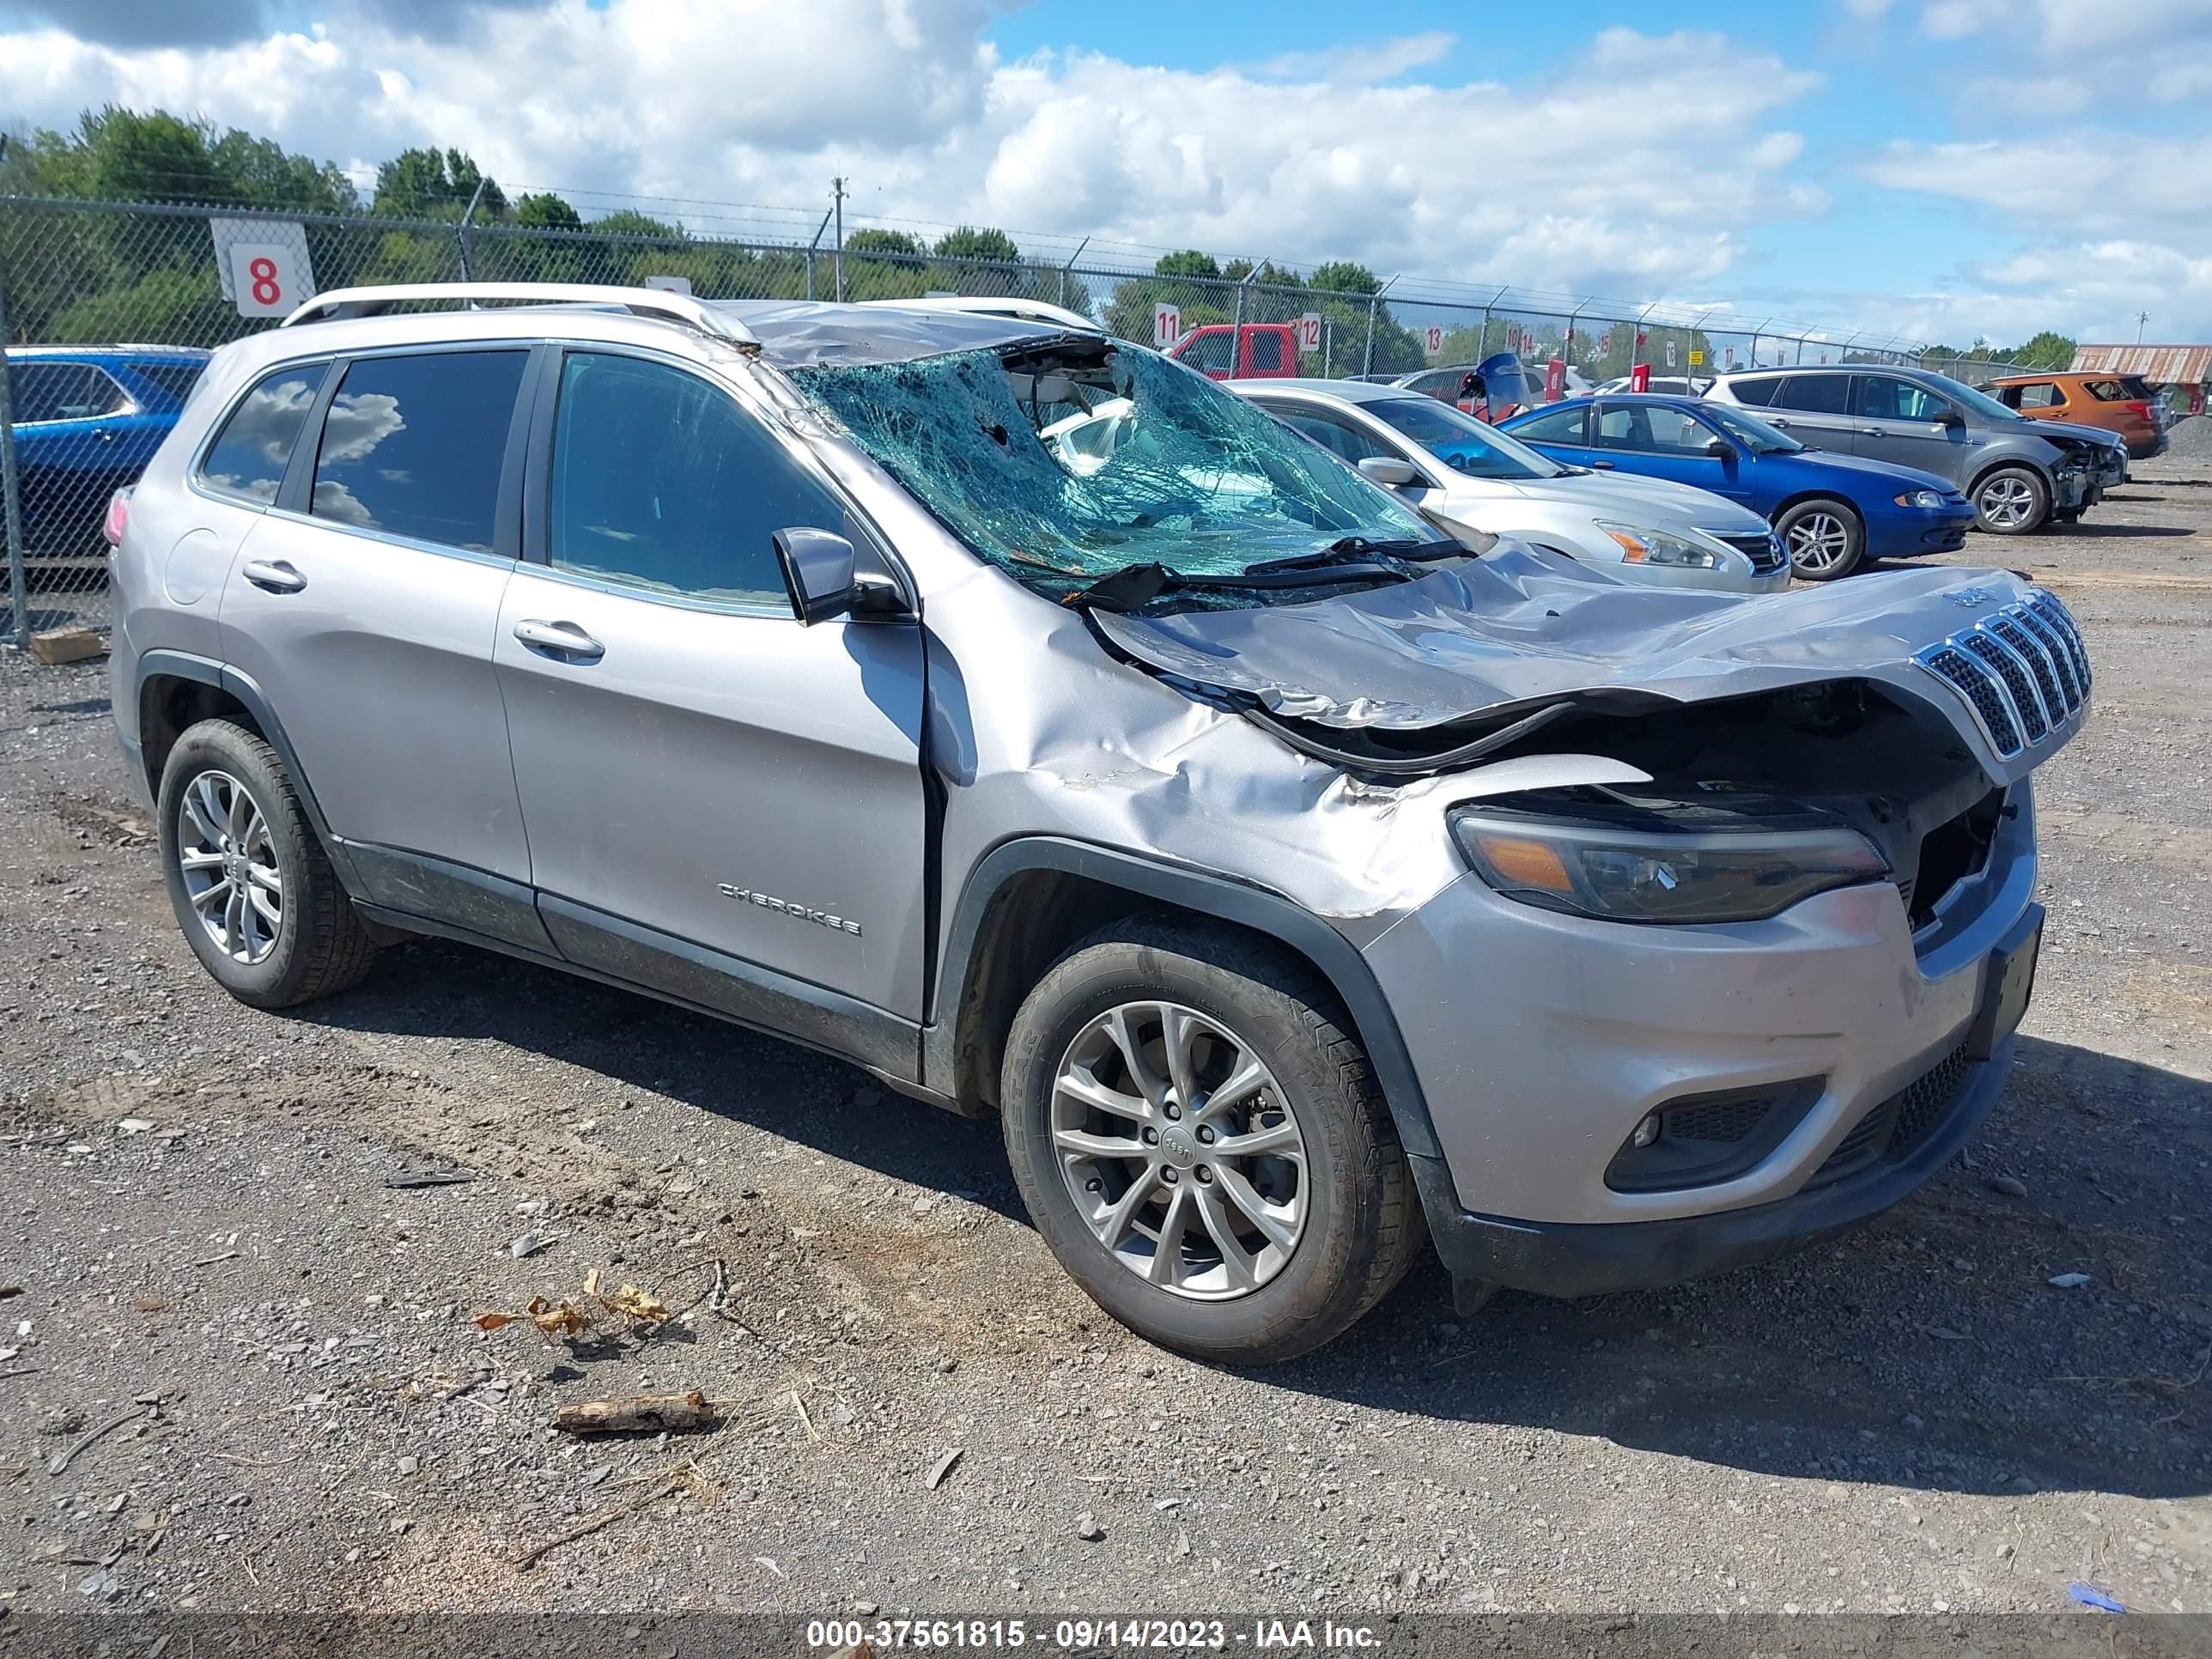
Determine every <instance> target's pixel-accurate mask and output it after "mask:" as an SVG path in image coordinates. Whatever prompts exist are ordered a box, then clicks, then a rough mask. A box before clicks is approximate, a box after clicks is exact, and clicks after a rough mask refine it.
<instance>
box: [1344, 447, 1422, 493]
mask: <svg viewBox="0 0 2212 1659" xmlns="http://www.w3.org/2000/svg"><path fill="white" fill-rule="evenodd" d="M1359 471H1360V476H1361V477H1364V478H1366V479H1367V480H1369V481H1370V483H1379V484H1389V486H1390V487H1391V488H1393V489H1404V488H1405V487H1406V486H1407V484H1410V483H1419V482H1420V479H1421V475H1420V472H1419V470H1418V469H1416V468H1415V466H1414V465H1413V463H1412V462H1411V461H1401V460H1400V459H1398V458H1397V457H1396V456H1395V455H1370V456H1369V457H1367V459H1364V460H1363V461H1362V462H1360V463H1359Z"/></svg>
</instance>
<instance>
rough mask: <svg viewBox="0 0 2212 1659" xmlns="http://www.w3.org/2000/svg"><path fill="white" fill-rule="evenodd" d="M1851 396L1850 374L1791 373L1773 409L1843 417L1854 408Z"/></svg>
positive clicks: (1787, 376)
mask: <svg viewBox="0 0 2212 1659" xmlns="http://www.w3.org/2000/svg"><path fill="white" fill-rule="evenodd" d="M1850 396H1851V377H1850V375H1848V374H1790V375H1786V376H1784V379H1783V381H1782V390H1781V391H1780V392H1778V393H1777V394H1776V396H1775V399H1774V404H1773V406H1774V407H1775V408H1777V409H1802V410H1804V411H1805V412H1806V413H1807V414H1808V415H1840V414H1842V413H1843V412H1844V410H1845V409H1847V408H1848V407H1849V406H1850Z"/></svg>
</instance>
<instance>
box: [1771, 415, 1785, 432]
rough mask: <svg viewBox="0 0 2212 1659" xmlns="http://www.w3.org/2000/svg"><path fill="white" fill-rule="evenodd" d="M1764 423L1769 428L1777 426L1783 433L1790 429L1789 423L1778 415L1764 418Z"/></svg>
mask: <svg viewBox="0 0 2212 1659" xmlns="http://www.w3.org/2000/svg"><path fill="white" fill-rule="evenodd" d="M1766 423H1767V425H1769V426H1778V427H1780V428H1782V429H1783V430H1784V432H1787V431H1788V430H1789V429H1790V422H1787V421H1785V420H1784V419H1783V418H1782V417H1781V416H1779V415H1770V416H1767V417H1766Z"/></svg>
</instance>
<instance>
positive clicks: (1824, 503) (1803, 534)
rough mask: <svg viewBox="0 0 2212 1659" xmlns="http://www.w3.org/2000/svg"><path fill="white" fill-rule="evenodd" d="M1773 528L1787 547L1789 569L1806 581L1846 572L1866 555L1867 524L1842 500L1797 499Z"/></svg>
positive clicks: (1823, 498) (1830, 578)
mask: <svg viewBox="0 0 2212 1659" xmlns="http://www.w3.org/2000/svg"><path fill="white" fill-rule="evenodd" d="M1774 532H1775V534H1776V535H1777V536H1778V537H1780V538H1781V540H1782V545H1783V546H1784V548H1785V549H1787V550H1789V554H1790V570H1791V571H1792V572H1793V573H1795V574H1797V575H1799V576H1802V577H1803V578H1804V579H1805V580H1807V581H1808V582H1827V581H1833V580H1835V579H1836V578H1837V577H1838V576H1848V575H1850V574H1851V572H1852V571H1854V570H1856V569H1857V568H1858V567H1859V562H1860V560H1862V559H1863V558H1864V557H1865V556H1866V527H1865V526H1864V525H1863V524H1861V523H1860V521H1859V515H1858V513H1857V512H1856V511H1854V510H1853V509H1852V508H1851V507H1850V505H1849V504H1848V503H1846V502H1844V501H1833V500H1830V499H1828V498H1826V497H1820V498H1817V499H1815V500H1813V501H1799V502H1798V503H1797V504H1796V506H1794V507H1791V508H1790V510H1789V511H1788V512H1786V513H1784V514H1783V515H1782V516H1781V517H1780V518H1779V519H1777V520H1775V521H1774Z"/></svg>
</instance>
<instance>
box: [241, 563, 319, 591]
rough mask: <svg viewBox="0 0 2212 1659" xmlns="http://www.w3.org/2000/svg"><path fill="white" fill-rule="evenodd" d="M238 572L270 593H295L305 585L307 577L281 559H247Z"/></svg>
mask: <svg viewBox="0 0 2212 1659" xmlns="http://www.w3.org/2000/svg"><path fill="white" fill-rule="evenodd" d="M238 574H240V575H241V576H243V577H245V578H246V580H248V581H250V582H252V584H253V585H254V586H256V587H258V588H263V589H265V590H266V591H267V592H271V593H296V592H299V591H300V590H301V588H303V587H305V586H307V578H306V577H305V576H302V575H301V574H300V573H299V572H298V571H296V570H295V569H293V568H292V567H291V566H290V565H289V564H287V563H285V562H284V561H283V560H282V559H249V560H248V561H247V562H246V564H245V566H244V567H243V568H240V571H239V573H238Z"/></svg>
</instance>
